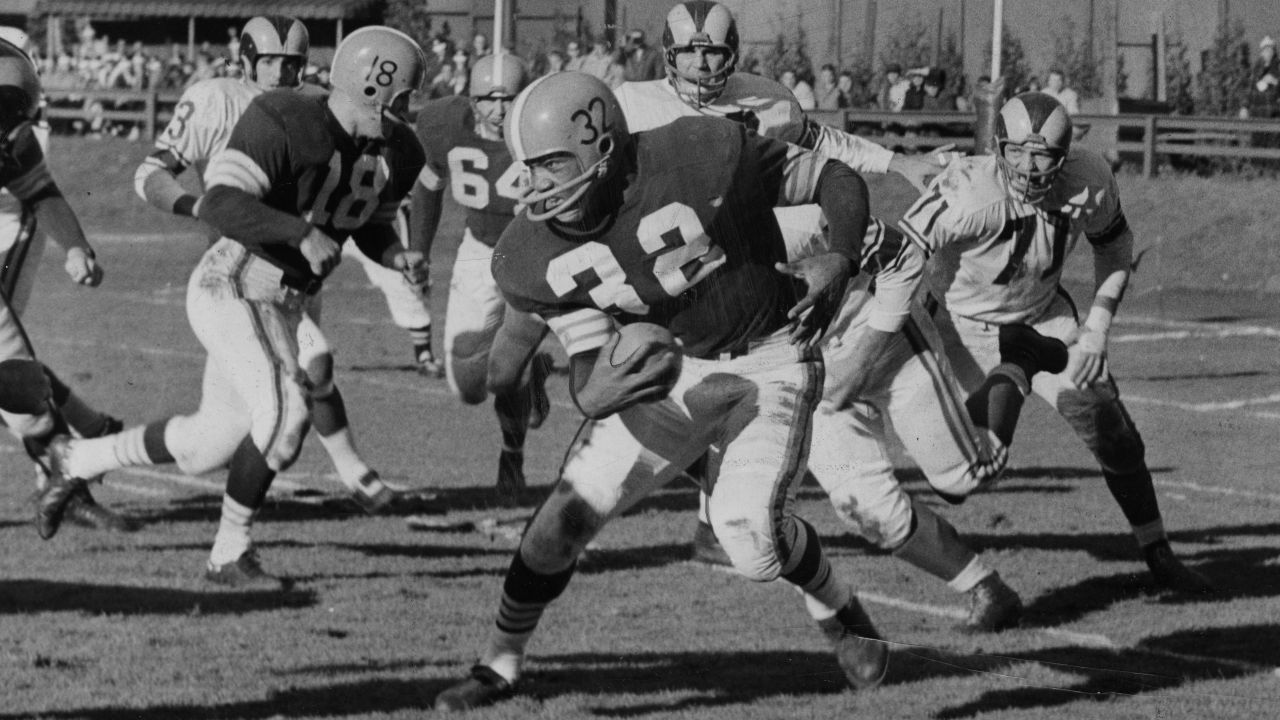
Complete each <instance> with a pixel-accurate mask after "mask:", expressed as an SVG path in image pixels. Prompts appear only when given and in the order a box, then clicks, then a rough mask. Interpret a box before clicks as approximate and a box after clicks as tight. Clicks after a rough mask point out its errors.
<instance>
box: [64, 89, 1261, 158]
mask: <svg viewBox="0 0 1280 720" xmlns="http://www.w3.org/2000/svg"><path fill="white" fill-rule="evenodd" d="M45 95H46V96H47V97H48V99H49V110H48V116H49V118H50V120H54V121H57V120H68V119H71V120H74V119H79V120H84V121H88V120H89V119H91V118H92V117H95V116H96V117H101V118H102V119H104V120H108V121H114V122H134V123H138V124H139V125H140V126H141V127H142V129H143V133H144V135H145V137H147V138H151V139H154V138H155V136H156V133H158V132H159V131H160V129H161V128H163V127H164V125H165V123H167V122H168V121H169V118H170V117H172V115H173V107H174V105H176V104H177V102H178V99H179V95H178V93H175V92H154V91H145V90H144V91H133V90H50V89H46V90H45ZM86 99H89V100H90V101H92V100H98V101H101V103H102V105H103V110H102V111H101V112H100V113H96V114H95V113H94V112H93V111H91V110H89V109H87V105H88V103H86V102H85V100H86ZM809 115H810V117H812V118H814V119H815V120H817V121H818V122H821V123H824V124H827V125H833V126H835V127H839V128H842V129H845V130H848V131H850V132H854V133H856V134H858V135H861V136H862V137H865V138H867V139H868V140H873V141H875V142H877V143H880V144H881V145H884V146H886V147H892V148H902V149H907V150H927V149H929V148H934V147H938V146H940V145H943V144H954V145H955V146H956V149H957V150H969V149H971V148H972V147H973V130H972V128H973V119H974V116H973V114H972V113H962V112H927V113H926V112H906V113H895V112H887V111H883V110H827V111H813V112H810V113H809ZM1075 121H1076V122H1077V123H1079V124H1088V125H1089V132H1088V133H1087V134H1086V135H1085V137H1084V138H1083V139H1082V140H1081V143H1082V144H1083V145H1086V146H1088V147H1090V148H1092V149H1094V150H1097V151H1099V152H1103V153H1113V154H1116V155H1119V154H1121V153H1124V154H1140V155H1141V159H1142V172H1143V175H1145V176H1147V177H1150V176H1152V175H1154V174H1155V172H1156V169H1157V166H1158V164H1159V159H1160V157H1161V156H1197V157H1223V158H1242V159H1243V158H1249V159H1265V160H1280V121H1275V120H1234V119H1228V118H1203V117H1183V116H1172V115H1077V116H1076V117H1075ZM1259 138H1266V139H1267V140H1268V142H1266V145H1268V147H1262V146H1259V145H1260V143H1258V142H1256V141H1257V140H1258V139H1259Z"/></svg>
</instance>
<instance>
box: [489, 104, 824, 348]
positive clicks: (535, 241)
mask: <svg viewBox="0 0 1280 720" xmlns="http://www.w3.org/2000/svg"><path fill="white" fill-rule="evenodd" d="M632 141H633V143H635V144H636V145H635V155H636V171H635V174H634V176H632V177H631V178H629V179H628V186H627V188H626V190H625V193H624V200H623V202H622V205H621V207H620V208H619V209H618V210H617V213H616V216H615V219H614V221H613V222H612V223H611V224H610V225H609V226H608V228H607V229H606V230H605V231H603V233H602V234H600V235H599V236H597V237H592V238H589V239H583V238H576V237H573V236H570V235H566V234H564V233H562V232H558V228H557V227H556V226H555V225H554V224H551V223H537V222H532V221H530V220H528V218H527V216H524V215H520V216H518V217H516V219H515V220H514V221H512V223H511V225H509V226H508V227H507V230H506V232H504V233H503V235H502V239H501V240H500V241H499V243H498V247H497V250H496V252H495V254H494V260H493V270H494V277H495V279H496V280H497V282H498V285H499V287H500V288H501V289H502V291H503V293H504V295H505V296H506V298H507V300H508V301H509V302H511V304H512V305H514V306H515V307H516V308H517V309H520V310H525V311H529V312H535V313H538V314H540V315H542V316H544V317H546V318H547V319H548V321H549V322H551V320H552V318H555V317H557V316H564V315H569V314H571V313H574V312H575V311H577V310H580V309H583V308H595V309H597V310H599V311H603V312H605V313H607V314H609V315H612V316H613V317H614V318H615V319H616V320H617V321H618V322H620V323H622V324H626V323H629V322H637V321H645V322H652V323H657V324H659V325H663V326H666V327H667V328H669V329H670V330H671V331H672V333H673V334H674V335H675V336H676V338H678V339H679V340H680V341H681V342H682V343H683V345H684V352H685V353H686V354H688V355H690V356H693V357H703V358H706V357H714V356H716V355H718V354H720V353H723V352H726V351H736V350H742V349H745V347H746V345H747V343H748V342H749V341H750V340H753V339H757V338H760V337H763V336H765V335H768V334H769V333H772V332H773V331H775V330H777V329H778V328H780V327H782V326H783V325H784V324H785V323H786V322H787V318H786V314H787V311H788V310H789V309H790V308H791V307H792V306H793V305H794V304H795V303H796V301H797V300H798V298H799V297H800V296H801V295H802V293H801V292H800V287H799V286H798V284H797V283H796V282H795V281H793V280H792V279H790V278H788V277H786V276H784V275H782V274H781V273H779V272H778V271H777V270H775V269H774V264H775V263H778V262H785V261H786V248H785V246H784V244H783V239H782V233H781V231H780V230H779V228H778V223H777V221H776V220H775V219H774V214H773V207H774V206H775V205H778V204H780V199H781V201H782V203H781V204H786V203H787V202H791V203H796V202H805V201H808V197H807V196H808V195H811V194H812V193H811V190H812V187H813V185H814V183H815V182H816V176H817V173H818V172H820V169H821V167H820V164H813V163H800V165H803V166H804V170H805V174H806V178H805V179H800V178H798V177H797V176H796V174H795V173H794V171H795V167H794V166H793V165H792V164H791V162H790V161H791V160H792V159H794V153H796V152H803V151H800V150H799V149H798V148H794V147H793V146H788V145H786V144H784V143H779V142H777V141H774V140H768V139H766V138H763V137H760V136H757V135H755V134H754V133H749V132H748V131H747V129H746V128H744V127H742V126H741V125H739V124H737V123H733V122H729V121H725V120H721V119H711V118H681V119H679V120H676V121H675V122H673V123H671V124H670V125H667V126H664V127H662V128H658V129H655V130H651V131H649V132H645V133H639V134H636V135H633V136H632ZM788 169H790V171H791V172H788ZM784 172H786V173H788V174H786V175H785V176H784ZM784 180H785V182H784ZM798 186H805V187H807V188H809V190H808V191H803V192H798V193H797V192H796V191H795V190H796V187H798ZM801 195H805V196H806V197H801ZM569 324H572V323H569ZM553 329H556V332H557V334H559V335H561V339H562V341H563V340H565V339H566V338H565V336H564V335H563V334H562V333H561V331H560V329H557V328H556V325H555V324H554V323H553ZM571 332H572V331H570V333H571ZM598 344H599V343H596V346H598ZM565 346H566V349H568V350H569V351H570V353H571V354H573V353H574V352H575V351H579V350H580V349H585V347H587V346H584V345H582V344H581V343H579V342H577V341H576V340H574V339H573V338H569V339H568V342H566V343H565Z"/></svg>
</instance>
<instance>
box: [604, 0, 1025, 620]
mask: <svg viewBox="0 0 1280 720" xmlns="http://www.w3.org/2000/svg"><path fill="white" fill-rule="evenodd" d="M663 45H664V51H665V52H664V54H665V58H666V65H667V78H666V79H665V80H655V81H650V82H642V83H625V84H623V85H622V86H621V87H620V88H619V89H618V91H617V92H618V96H619V101H620V102H621V104H622V106H623V110H624V112H625V113H626V115H627V122H628V124H629V125H630V126H631V127H632V128H633V129H636V130H641V131H643V130H647V129H650V128H653V127H660V126H662V125H666V124H668V123H670V122H672V121H673V120H675V119H676V118H679V117H688V116H698V115H711V116H720V117H726V118H730V119H735V120H739V121H741V122H745V123H747V124H748V125H749V126H752V127H755V128H757V129H758V130H759V132H760V133H762V134H764V135H767V136H770V137H776V138H782V139H791V138H800V139H801V142H802V143H803V144H808V145H811V146H813V149H814V151H815V152H817V153H819V154H820V155H823V156H825V157H829V158H831V159H833V160H837V161H842V162H845V163H846V164H848V165H850V166H851V167H853V168H854V169H858V170H863V171H872V172H876V171H879V172H883V171H884V168H885V165H884V164H885V162H886V158H887V157H889V156H893V153H891V152H890V151H888V150H885V149H883V148H881V147H880V146H879V145H876V144H874V143H870V142H868V141H866V140H862V139H861V138H857V137H855V136H853V135H849V134H847V133H842V132H840V131H838V130H835V129H833V128H829V127H824V126H822V125H818V124H816V123H814V122H813V121H811V120H809V119H808V118H807V117H806V116H805V115H804V113H803V111H802V110H801V109H800V107H799V105H798V103H796V101H795V99H794V97H793V96H792V95H791V92H790V91H789V90H787V89H786V88H785V87H783V86H782V85H781V84H779V83H776V82H773V81H771V80H767V79H765V78H762V77H759V76H756V75H751V74H748V73H739V72H736V59H737V55H738V45H739V39H738V32H737V25H736V22H735V20H734V18H733V15H732V14H731V13H730V12H729V10H728V9H727V8H726V7H725V6H724V5H721V4H719V3H716V2H708V1H706V0H691V1H690V2H683V3H680V4H677V5H676V6H674V7H673V8H672V9H671V11H670V12H669V13H668V15H667V23H666V30H665V32H664V33H663ZM894 157H895V158H898V159H899V160H898V161H899V162H904V163H905V162H908V160H907V159H905V158H901V156H894ZM911 162H912V163H913V164H910V165H909V167H912V168H916V169H919V167H920V164H921V163H922V162H925V161H921V160H914V161H911ZM928 166H929V167H930V168H932V170H933V171H935V172H936V171H937V169H938V168H937V166H936V165H933V164H932V162H929V163H928ZM890 167H892V165H890ZM777 216H778V222H779V224H780V225H781V226H782V229H783V235H784V237H785V238H786V239H787V241H788V254H789V255H790V256H791V257H800V256H805V255H809V254H812V253H814V252H821V251H823V247H824V243H825V242H826V240H825V235H824V231H823V225H824V221H823V218H822V213H821V210H820V208H817V207H816V206H812V205H810V206H806V207H802V208H780V209H778V210H777ZM904 242H905V241H904V239H903V236H902V234H901V233H900V232H898V231H897V230H895V229H893V228H886V227H885V226H883V225H882V224H881V223H879V222H878V221H875V220H872V222H871V224H870V227H869V229H868V233H867V237H866V239H865V241H864V245H863V249H864V258H863V265H864V269H866V270H867V271H868V272H866V273H864V274H863V276H862V278H856V279H855V281H854V283H851V286H850V289H849V293H848V295H847V296H846V298H845V301H844V304H843V306H842V307H841V310H840V314H839V316H838V317H837V319H836V321H835V322H834V323H832V326H831V328H830V329H829V331H828V333H827V336H826V340H825V345H824V357H825V359H826V360H827V368H828V373H827V379H826V383H825V386H824V400H823V403H822V404H821V405H820V406H819V409H818V411H817V414H816V415H815V417H814V432H813V440H812V448H811V451H810V459H809V469H810V472H811V473H812V474H813V475H814V477H815V478H816V479H817V480H818V482H819V483H820V484H821V485H822V487H823V489H824V490H825V491H826V492H827V494H828V496H829V497H830V499H831V503H832V506H833V507H834V508H835V509H836V511H837V514H838V515H839V516H840V518H841V519H842V520H843V521H844V522H845V523H846V524H848V525H849V526H850V527H852V528H853V529H854V530H855V531H856V532H858V533H859V534H860V535H862V536H863V537H865V538H866V539H867V540H869V541H871V542H873V543H875V544H876V545H878V546H880V547H882V548H884V549H886V550H889V551H891V552H893V554H894V556H895V557H898V558H900V559H902V560H904V561H905V562H907V563H909V564H911V565H913V566H915V567H918V568H920V569H922V570H924V571H925V572H927V573H929V574H931V575H933V576H935V577H937V578H939V579H941V580H942V581H944V582H946V583H947V584H948V586H949V587H951V588H952V589H953V590H955V591H956V592H959V593H964V594H966V595H967V597H968V600H969V608H970V612H969V615H968V617H967V618H966V620H965V622H964V624H963V626H962V627H963V628H965V629H968V630H999V629H1002V628H1004V627H1008V626H1010V625H1013V624H1016V623H1017V621H1018V619H1019V616H1020V613H1021V600H1020V599H1019V598H1018V595H1017V593H1015V592H1014V591H1013V590H1012V589H1011V588H1010V587H1009V586H1008V585H1007V584H1006V583H1005V582H1004V580H1003V579H1002V578H1001V577H1000V576H999V574H998V573H997V572H995V571H994V570H992V569H991V568H989V567H988V566H987V565H986V564H985V563H983V562H982V560H981V558H979V557H978V555H977V553H975V552H974V551H973V550H972V549H970V548H969V547H967V546H966V545H965V544H964V543H963V542H962V541H961V540H960V537H959V534H958V532H957V531H956V529H955V528H954V527H953V526H952V525H951V524H950V523H949V522H948V521H947V520H945V519H944V518H942V517H940V516H939V515H937V514H936V513H934V512H933V511H932V510H931V509H930V508H929V507H928V506H927V505H925V504H923V503H917V502H914V501H913V500H912V498H911V497H910V495H908V494H907V493H906V492H905V491H904V490H903V489H902V488H901V486H900V485H899V483H898V481H897V478H896V477H895V476H894V474H893V465H892V463H891V462H890V460H889V452H888V448H887V428H886V425H887V423H890V422H891V423H892V424H893V426H894V427H895V428H896V429H897V431H898V435H899V436H900V437H901V438H902V440H903V442H904V444H905V445H906V448H907V451H908V453H909V454H910V455H911V456H912V457H913V458H914V459H915V460H916V461H917V463H918V464H919V465H920V467H921V469H922V470H923V471H924V473H925V475H926V477H927V478H928V479H929V482H930V483H931V484H932V485H933V486H934V487H935V488H937V489H938V490H939V492H940V493H943V494H945V495H947V496H949V497H953V498H954V497H963V496H964V495H967V494H968V493H970V492H972V491H973V490H974V489H976V488H977V487H979V486H980V485H982V484H985V483H987V482H989V481H990V480H992V479H993V478H994V477H996V476H997V475H998V474H999V473H1000V472H1001V471H1002V470H1003V468H1004V463H1005V459H1006V457H1007V455H1006V453H1005V451H1004V447H1003V445H1002V444H1001V443H1000V441H999V440H998V439H996V438H995V437H993V436H992V434H990V433H988V432H987V428H975V427H974V425H973V423H972V422H971V421H970V418H969V415H968V414H967V413H966V411H965V408H964V401H963V399H961V398H959V397H957V395H958V391H957V390H956V388H955V386H954V380H953V379H952V378H951V375H950V372H949V370H948V368H947V366H946V362H945V360H940V359H939V357H938V355H937V352H935V350H936V349H937V348H940V346H941V345H940V342H939V341H938V340H937V333H936V330H935V329H934V328H933V324H932V322H931V321H930V320H929V318H928V317H927V314H926V313H924V312H923V311H922V309H921V308H920V307H919V306H918V303H910V306H911V316H910V317H902V316H896V317H894V316H886V315H884V314H883V313H882V312H881V311H880V310H879V308H878V307H877V304H878V303H879V302H880V301H882V300H884V297H885V294H886V293H888V292H892V288H889V287H885V286H883V285H882V284H878V286H877V287H876V292H875V294H874V295H872V294H871V293H870V292H869V290H868V289H869V286H870V280H869V277H870V276H874V275H875V274H876V271H877V270H878V269H879V268H881V267H885V266H889V265H892V264H893V263H897V262H902V260H901V259H900V256H901V255H902V253H903V252H904V249H903V248H902V245H903V244H904ZM906 244H908V245H909V243H906ZM913 287H914V286H913ZM912 289H913V288H912ZM909 302H910V298H908V297H903V298H900V299H897V300H896V301H890V302H889V303H888V304H889V305H891V306H895V307H902V306H906V305H907V304H908V303H909ZM879 333H886V334H887V335H888V337H887V338H885V339H883V340H880V341H876V342H870V343H869V342H868V338H870V337H871V336H872V335H874V334H879ZM880 342H883V343H884V344H885V347H886V350H885V352H884V354H883V355H882V356H881V357H879V358H875V359H874V360H872V361H870V362H868V361H867V360H866V359H864V358H860V357H858V353H860V352H861V350H862V349H863V348H866V347H874V346H877V345H878V344H879V343H880ZM837 398H839V403H838V404H837V402H836V399H837ZM694 547H695V558H696V559H700V560H702V561H704V562H717V561H718V560H719V558H720V557H721V556H722V553H718V552H716V550H717V548H715V538H714V536H713V535H712V534H711V533H710V529H709V526H708V525H707V523H706V522H705V519H703V520H702V521H701V522H700V523H699V525H698V532H697V534H696V535H695V541H694Z"/></svg>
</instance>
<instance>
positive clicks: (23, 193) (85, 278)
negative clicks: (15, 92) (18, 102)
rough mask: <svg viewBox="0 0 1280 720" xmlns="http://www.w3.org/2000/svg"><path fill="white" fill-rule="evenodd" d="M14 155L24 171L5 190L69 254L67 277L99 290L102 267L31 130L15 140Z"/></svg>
mask: <svg viewBox="0 0 1280 720" xmlns="http://www.w3.org/2000/svg"><path fill="white" fill-rule="evenodd" d="M11 154H12V156H13V159H12V162H13V163H14V165H15V166H16V167H17V168H20V169H21V170H20V171H19V173H18V175H17V176H16V177H14V178H13V179H11V180H9V181H8V182H7V183H6V184H5V189H7V190H8V191H9V192H10V193H12V194H13V196H14V197H16V198H17V199H18V200H20V201H22V202H23V203H24V204H25V205H26V206H27V207H29V208H31V212H32V213H33V214H34V215H35V218H36V225H37V226H38V227H39V228H40V229H41V230H42V231H43V232H44V233H45V234H46V235H48V236H49V238H50V239H51V240H53V242H54V243H56V244H57V245H58V247H60V248H62V250H63V252H65V253H66V254H67V259H66V264H65V266H64V269H65V270H66V272H67V276H68V277H70V278H71V279H72V281H74V282H76V283H79V284H81V285H89V286H91V287H95V286H97V285H98V284H99V283H101V282H102V267H101V266H99V265H98V262H97V259H96V258H95V257H94V254H93V248H92V247H90V246H89V241H88V239H86V238H85V235H84V228H82V227H81V226H80V219H79V218H77V217H76V213H75V211H74V210H72V209H71V204H70V203H68V202H67V199H66V197H64V196H63V194H62V190H61V189H59V188H58V184H57V183H56V182H54V180H53V175H52V174H50V173H49V167H48V166H47V165H46V164H45V161H44V151H43V150H42V149H41V148H40V143H39V142H38V141H37V140H36V136H35V133H34V132H33V131H32V130H31V129H30V126H27V127H26V128H25V129H23V130H21V131H19V133H18V136H17V137H16V138H14V140H13V144H12V151H11Z"/></svg>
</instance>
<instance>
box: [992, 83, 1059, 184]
mask: <svg viewBox="0 0 1280 720" xmlns="http://www.w3.org/2000/svg"><path fill="white" fill-rule="evenodd" d="M1010 145H1015V146H1018V147H1021V148H1023V149H1024V150H1026V151H1028V152H1034V153H1045V154H1048V155H1050V156H1051V157H1053V159H1054V162H1053V165H1052V167H1050V168H1048V169H1039V168H1037V167H1035V166H1034V165H1030V164H1028V165H1027V166H1025V167H1015V166H1014V165H1013V164H1012V163H1011V162H1009V160H1008V159H1007V158H1006V157H1005V148H1006V147H1007V146H1010ZM1070 149H1071V116H1070V115H1068V114H1067V110H1066V108H1064V107H1063V106H1062V103H1060V102H1058V101H1057V100H1056V99H1054V98H1053V96H1051V95H1047V94H1045V93H1042V92H1025V93H1022V94H1020V95H1016V96H1014V97H1013V98H1012V99H1010V100H1009V101H1008V102H1006V103H1005V104H1004V106H1002V107H1001V108H1000V113H999V114H998V115H996V157H997V159H998V162H999V164H1000V168H1001V170H1003V172H1004V173H1005V178H1006V179H1007V180H1008V182H1009V185H1010V187H1011V188H1012V189H1013V190H1014V191H1015V192H1017V193H1019V194H1020V196H1021V197H1020V199H1021V200H1024V201H1026V202H1031V203H1034V202H1038V201H1039V200H1041V199H1042V198H1044V196H1045V195H1046V194H1048V192H1049V189H1050V188H1052V187H1053V181H1054V180H1055V179H1056V178H1057V177H1058V173H1059V172H1060V171H1061V170H1062V165H1063V163H1065V162H1066V160H1067V151H1068V150H1070Z"/></svg>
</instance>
